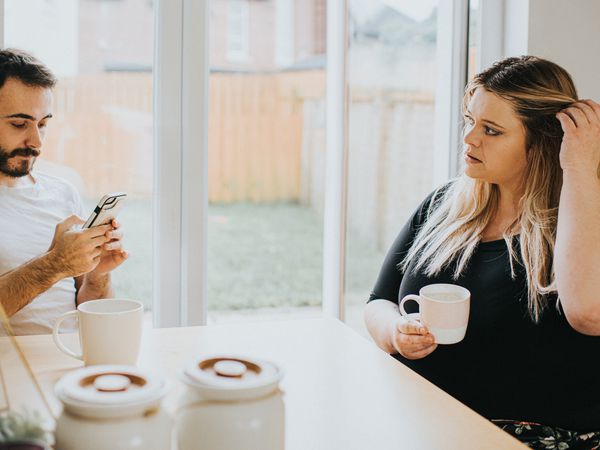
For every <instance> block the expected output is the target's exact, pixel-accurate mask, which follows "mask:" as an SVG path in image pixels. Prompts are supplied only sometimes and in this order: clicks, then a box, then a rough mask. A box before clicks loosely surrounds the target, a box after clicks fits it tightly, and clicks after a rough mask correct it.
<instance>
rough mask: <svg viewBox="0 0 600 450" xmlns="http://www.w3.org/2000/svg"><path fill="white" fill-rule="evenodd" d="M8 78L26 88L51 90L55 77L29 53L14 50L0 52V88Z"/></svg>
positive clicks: (7, 49) (6, 49) (8, 49)
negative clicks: (24, 85) (13, 79)
mask: <svg viewBox="0 0 600 450" xmlns="http://www.w3.org/2000/svg"><path fill="white" fill-rule="evenodd" d="M9 78H16V79H17V80H19V81H20V82H21V83H23V84H26V85H28V86H34V87H42V88H49V89H50V88H52V87H54V85H55V84H56V81H57V80H56V77H55V76H54V74H53V73H52V72H51V71H50V69H48V68H47V67H46V66H45V65H44V63H42V62H41V61H40V60H38V59H37V58H35V57H33V56H32V55H30V54H29V53H25V52H24V51H22V50H16V49H14V48H5V49H2V50H0V88H1V87H2V86H4V83H5V82H6V80H7V79H9Z"/></svg>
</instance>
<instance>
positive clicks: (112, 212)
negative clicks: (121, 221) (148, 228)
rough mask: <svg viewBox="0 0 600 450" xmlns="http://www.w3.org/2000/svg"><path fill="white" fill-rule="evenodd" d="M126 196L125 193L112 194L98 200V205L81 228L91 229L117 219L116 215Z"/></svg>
mask: <svg viewBox="0 0 600 450" xmlns="http://www.w3.org/2000/svg"><path fill="white" fill-rule="evenodd" d="M126 197H127V194H126V193H125V192H113V193H112V194H106V195H105V196H104V197H102V198H101V199H100V201H99V202H98V205H96V207H95V208H94V211H93V212H92V214H90V217H89V218H88V220H87V221H86V222H85V223H84V224H83V227H82V228H92V227H97V226H99V225H105V224H107V223H109V222H110V221H111V220H113V219H116V218H117V214H119V211H120V210H121V207H122V206H123V202H124V201H125V198H126Z"/></svg>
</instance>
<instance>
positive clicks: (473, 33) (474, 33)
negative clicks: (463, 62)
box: [467, 0, 481, 80]
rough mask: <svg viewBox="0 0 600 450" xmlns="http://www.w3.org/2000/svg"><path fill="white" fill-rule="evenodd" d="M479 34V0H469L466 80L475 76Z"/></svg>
mask: <svg viewBox="0 0 600 450" xmlns="http://www.w3.org/2000/svg"><path fill="white" fill-rule="evenodd" d="M480 33H481V25H480V24H479V0H469V54H468V61H469V62H468V64H469V65H468V73H467V79H469V80H470V79H471V78H473V77H474V76H475V73H476V71H477V62H478V61H477V58H478V57H479V49H478V48H477V41H478V39H479V36H480Z"/></svg>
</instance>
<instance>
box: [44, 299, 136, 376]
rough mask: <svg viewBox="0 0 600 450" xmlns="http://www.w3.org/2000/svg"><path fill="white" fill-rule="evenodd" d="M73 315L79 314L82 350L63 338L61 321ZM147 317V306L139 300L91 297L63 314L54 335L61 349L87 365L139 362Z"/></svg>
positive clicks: (57, 321)
mask: <svg viewBox="0 0 600 450" xmlns="http://www.w3.org/2000/svg"><path fill="white" fill-rule="evenodd" d="M69 317H76V318H77V320H78V322H79V342H80V343H81V353H76V352H75V351H73V350H71V349H69V348H67V347H66V346H65V345H64V344H63V342H62V341H61V339H60V337H59V333H58V331H59V329H60V324H61V323H62V322H63V321H64V320H65V319H67V318H69ZM143 318H144V305H143V304H142V303H141V302H139V301H137V300H129V299H101V300H90V301H87V302H84V303H82V304H80V305H79V306H78V307H77V309H76V310H74V311H69V312H68V313H65V314H63V315H62V316H60V317H59V318H58V319H57V320H56V322H55V323H54V329H53V330H52V337H53V338H54V343H55V344H56V346H57V347H58V348H59V349H60V350H61V351H63V352H64V353H66V354H67V355H69V356H71V357H73V358H76V359H81V360H82V361H83V362H84V363H85V365H86V366H91V365H96V364H128V365H135V364H136V362H137V358H138V355H139V352H140V343H141V339H142V326H143Z"/></svg>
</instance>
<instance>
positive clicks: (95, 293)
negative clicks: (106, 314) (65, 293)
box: [75, 273, 115, 305]
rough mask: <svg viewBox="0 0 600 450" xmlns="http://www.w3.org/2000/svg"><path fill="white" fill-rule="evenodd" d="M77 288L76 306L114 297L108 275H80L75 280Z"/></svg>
mask: <svg viewBox="0 0 600 450" xmlns="http://www.w3.org/2000/svg"><path fill="white" fill-rule="evenodd" d="M75 287H76V288H77V304H78V305H79V304H81V303H83V302H87V301H88V300H97V299H99V298H110V297H113V296H114V295H115V293H114V290H113V288H112V284H111V280H110V273H107V274H104V275H97V276H94V275H92V274H87V275H82V276H80V277H77V278H75Z"/></svg>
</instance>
